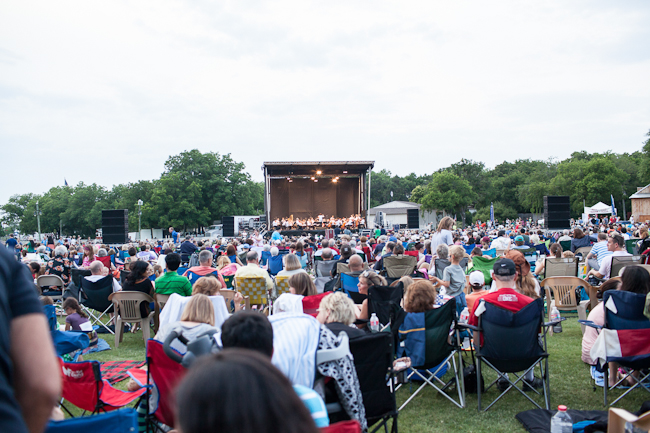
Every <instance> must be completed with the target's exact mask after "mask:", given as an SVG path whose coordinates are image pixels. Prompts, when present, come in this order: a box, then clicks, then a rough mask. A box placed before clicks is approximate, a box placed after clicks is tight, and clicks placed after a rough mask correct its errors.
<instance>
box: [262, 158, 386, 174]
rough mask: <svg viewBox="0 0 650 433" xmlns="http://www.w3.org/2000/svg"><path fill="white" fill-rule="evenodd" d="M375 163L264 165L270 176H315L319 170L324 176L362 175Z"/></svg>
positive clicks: (327, 162) (276, 162) (334, 162)
mask: <svg viewBox="0 0 650 433" xmlns="http://www.w3.org/2000/svg"><path fill="white" fill-rule="evenodd" d="M374 166H375V161H293V162H280V161H274V162H265V163H264V164H263V165H262V168H263V169H266V171H267V173H268V175H269V176H290V175H293V176H300V175H302V176H314V175H316V171H317V170H321V171H322V175H323V176H326V177H327V176H333V175H335V176H345V175H357V176H358V175H360V174H362V173H365V172H367V171H368V170H371V169H372V168H373V167H374Z"/></svg>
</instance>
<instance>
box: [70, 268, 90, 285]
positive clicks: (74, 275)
mask: <svg viewBox="0 0 650 433" xmlns="http://www.w3.org/2000/svg"><path fill="white" fill-rule="evenodd" d="M89 275H92V273H91V272H90V271H89V270H88V269H70V279H71V280H72V282H73V283H74V285H75V286H77V287H81V279H82V278H83V277H87V276H89Z"/></svg>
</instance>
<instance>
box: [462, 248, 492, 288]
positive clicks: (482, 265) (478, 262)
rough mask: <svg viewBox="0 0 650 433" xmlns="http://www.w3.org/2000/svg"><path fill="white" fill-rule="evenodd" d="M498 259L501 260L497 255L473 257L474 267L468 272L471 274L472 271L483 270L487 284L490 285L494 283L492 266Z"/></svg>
mask: <svg viewBox="0 0 650 433" xmlns="http://www.w3.org/2000/svg"><path fill="white" fill-rule="evenodd" d="M484 254H485V253H484ZM497 260H499V259H498V258H497V257H493V258H487V257H482V256H476V257H474V258H473V259H472V267H471V268H470V269H469V270H468V271H467V273H468V274H470V273H471V272H472V271H481V272H482V273H483V277H484V278H485V285H486V286H489V285H490V284H492V273H491V271H492V267H493V266H494V263H496V261H497Z"/></svg>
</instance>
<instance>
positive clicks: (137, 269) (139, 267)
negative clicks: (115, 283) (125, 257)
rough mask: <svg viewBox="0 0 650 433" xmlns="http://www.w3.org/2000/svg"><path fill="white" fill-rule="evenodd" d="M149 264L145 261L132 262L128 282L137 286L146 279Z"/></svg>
mask: <svg viewBox="0 0 650 433" xmlns="http://www.w3.org/2000/svg"><path fill="white" fill-rule="evenodd" d="M148 267H149V263H148V262H145V261H144V260H136V261H135V262H131V267H130V268H129V270H130V272H129V275H127V277H126V282H127V283H129V284H135V283H136V281H138V280H141V279H142V278H146V277H145V273H146V272H147V268H148Z"/></svg>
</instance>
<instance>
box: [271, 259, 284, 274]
mask: <svg viewBox="0 0 650 433" xmlns="http://www.w3.org/2000/svg"><path fill="white" fill-rule="evenodd" d="M281 270H282V255H281V254H278V255H277V256H271V257H270V258H269V262H268V271H269V275H277V274H278V272H280V271H281Z"/></svg>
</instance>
